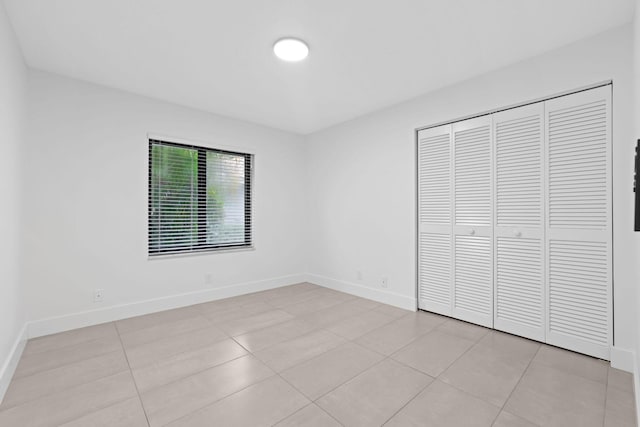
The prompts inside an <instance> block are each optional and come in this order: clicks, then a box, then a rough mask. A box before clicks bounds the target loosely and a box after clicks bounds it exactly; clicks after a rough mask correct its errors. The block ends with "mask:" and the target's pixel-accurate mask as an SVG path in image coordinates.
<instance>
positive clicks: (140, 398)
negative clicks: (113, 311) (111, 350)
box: [116, 326, 151, 427]
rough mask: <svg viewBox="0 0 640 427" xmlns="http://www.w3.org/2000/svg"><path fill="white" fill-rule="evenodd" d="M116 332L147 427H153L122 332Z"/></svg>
mask: <svg viewBox="0 0 640 427" xmlns="http://www.w3.org/2000/svg"><path fill="white" fill-rule="evenodd" d="M116 332H117V334H118V340H119V341H120V347H121V348H122V352H123V353H124V358H125V360H126V361H127V366H128V367H129V375H131V381H133V386H134V387H135V388H136V393H137V395H138V401H139V402H140V406H141V407H142V412H143V413H144V418H145V419H146V420H147V427H149V426H151V423H150V422H149V416H148V415H147V409H146V408H145V407H144V404H143V403H142V396H141V395H140V389H138V383H137V382H136V377H135V376H133V369H131V363H129V356H128V355H127V351H126V349H125V348H124V344H123V342H122V337H121V336H120V331H118V328H117V326H116Z"/></svg>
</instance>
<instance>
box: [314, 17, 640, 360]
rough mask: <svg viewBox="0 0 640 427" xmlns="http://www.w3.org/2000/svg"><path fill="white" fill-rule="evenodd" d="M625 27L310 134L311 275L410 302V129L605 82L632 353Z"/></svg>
mask: <svg viewBox="0 0 640 427" xmlns="http://www.w3.org/2000/svg"><path fill="white" fill-rule="evenodd" d="M631 33H632V29H631V26H630V25H629V26H625V27H622V28H619V29H616V30H613V31H609V32H607V33H604V34H601V35H599V36H596V37H594V38H591V39H587V40H583V41H580V42H578V43H575V44H573V45H570V46H566V47H564V48H562V49H559V50H556V51H552V52H550V53H547V54H544V55H542V56H539V57H536V58H533V59H530V60H527V61H524V62H520V63H517V64H515V65H512V66H509V67H506V68H503V69H500V70H497V71H494V72H491V73H488V74H485V75H482V76H480V77H477V78H474V79H472V80H468V81H465V82H462V83H460V84H457V85H454V86H451V87H448V88H444V89H442V90H439V91H436V92H433V93H431V94H428V95H425V96H422V97H419V98H417V99H415V100H413V101H409V102H406V103H403V104H400V105H397V106H395V107H392V108H389V109H386V110H383V111H380V112H377V113H374V114H371V115H368V116H364V117H362V118H359V119H357V120H353V121H350V122H346V123H344V124H342V125H339V126H336V127H333V128H331V129H328V130H326V131H322V132H319V133H316V134H313V135H311V136H310V137H309V138H308V147H307V161H308V164H309V172H308V173H309V182H310V184H309V194H310V198H309V200H308V205H309V215H310V224H312V227H310V231H311V238H310V251H309V260H310V261H309V270H310V273H312V277H316V278H317V280H323V281H325V282H326V283H327V284H333V285H334V286H335V287H343V288H345V289H352V290H358V291H359V292H360V293H362V294H376V293H377V292H376V290H378V291H381V290H382V288H381V285H380V280H381V277H383V276H387V277H388V278H389V284H388V290H387V291H388V293H387V294H379V293H378V294H379V296H381V297H383V298H385V297H388V298H389V300H394V301H402V302H403V303H404V304H405V305H410V304H413V306H415V294H416V253H415V251H416V249H415V247H416V246H415V245H416V178H415V161H416V160H415V134H414V129H415V128H418V127H422V126H426V125H430V124H435V123H439V122H443V121H449V120H453V119H456V118H459V117H464V116H468V115H473V114H477V113H479V112H484V111H487V110H491V109H494V108H498V107H503V106H509V105H512V104H516V103H520V102H523V101H526V100H533V99H537V98H541V97H545V96H549V95H554V94H557V93H560V92H564V91H567V90H571V89H575V88H580V87H582V86H586V85H590V84H593V83H598V82H602V81H605V80H609V79H613V81H614V96H613V99H614V101H613V121H614V131H613V133H614V135H613V140H614V154H613V171H614V177H613V180H614V194H613V200H614V221H613V222H614V257H615V259H614V263H615V265H614V275H615V279H614V280H615V285H614V286H615V294H614V303H615V345H616V347H618V348H620V349H623V350H633V349H634V347H635V338H636V326H635V323H636V319H635V309H636V304H635V302H634V301H635V298H636V296H635V278H636V272H635V269H636V265H637V259H635V258H634V253H635V252H634V236H633V232H632V230H633V221H632V215H633V204H632V202H633V196H632V195H633V193H632V175H633V155H632V154H633V145H634V144H633V121H632V111H631V108H632V106H633V99H632V97H633V95H632V89H631V87H632V74H631V67H632V60H631V57H632V50H631V49H632V34H631ZM452 54H455V53H452ZM357 270H361V271H362V273H363V280H357V273H356V271H357ZM630 354H631V353H625V354H623V355H622V359H625V357H626V359H625V360H624V361H623V362H622V363H623V364H625V365H626V366H627V367H629V365H632V364H633V362H632V361H633V358H632V357H630ZM613 356H614V357H618V356H619V354H617V353H616V354H614V355H613ZM614 363H616V362H614Z"/></svg>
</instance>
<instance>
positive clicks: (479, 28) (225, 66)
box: [5, 0, 634, 134]
mask: <svg viewBox="0 0 640 427" xmlns="http://www.w3.org/2000/svg"><path fill="white" fill-rule="evenodd" d="M5 2H6V6H7V9H8V11H9V15H10V18H11V21H12V23H13V25H14V27H15V30H16V32H17V34H18V39H19V41H20V45H21V47H22V49H23V52H24V55H25V57H26V61H27V63H28V65H29V66H31V67H33V68H37V69H43V70H47V71H51V72H55V73H59V74H63V75H67V76H71V77H75V78H78V79H82V80H87V81H90V82H95V83H99V84H103V85H106V86H111V87H115V88H119V89H124V90H127V91H130V92H134V93H138V94H142V95H147V96H151V97H154V98H159V99H163V100H167V101H171V102H174V103H178V104H183V105H187V106H190V107H195V108H198V109H202V110H206V111H210V112H213V113H217V114H221V115H225V116H229V117H234V118H238V119H243V120H247V121H251V122H255V123H260V124H264V125H268V126H272V127H275V128H279V129H283V130H287V131H292V132H297V133H303V134H306V133H311V132H314V131H316V130H319V129H322V128H325V127H328V126H331V125H333V124H336V123H339V122H342V121H345V120H348V119H351V118H354V117H357V116H360V115H363V114H366V113H368V112H371V111H374V110H377V109H380V108H383V107H386V106H389V105H392V104H395V103H398V102H400V101H403V100H406V99H409V98H413V97H416V96H418V95H420V94H423V93H426V92H429V91H431V90H434V89H436V88H439V87H442V86H445V85H448V84H451V83H454V82H456V81H460V80H463V79H467V78H469V77H471V76H474V75H478V74H481V73H484V72H486V71H489V70H492V69H496V68H499V67H501V66H504V65H507V64H510V63H513V62H516V61H519V60H521V59H524V58H527V57H531V56H534V55H537V54H540V53H542V52H545V51H548V50H550V49H553V48H556V47H559V46H562V45H565V44H568V43H570V42H573V41H576V40H579V39H581V38H584V37H587V36H590V35H594V34H597V33H599V32H602V31H604V30H606V29H608V28H612V27H615V26H619V25H622V24H624V23H626V22H629V21H631V18H632V15H633V10H634V1H633V0H393V1H391V0H180V1H178V0H55V1H52V0H5ZM283 36H295V37H299V38H302V39H304V40H306V41H307V42H308V43H309V45H310V48H311V54H310V56H309V58H308V59H307V60H306V61H304V62H302V63H285V62H281V61H279V60H277V59H276V58H275V57H274V55H273V53H272V50H271V47H272V44H273V43H274V41H275V40H276V39H278V38H281V37H283Z"/></svg>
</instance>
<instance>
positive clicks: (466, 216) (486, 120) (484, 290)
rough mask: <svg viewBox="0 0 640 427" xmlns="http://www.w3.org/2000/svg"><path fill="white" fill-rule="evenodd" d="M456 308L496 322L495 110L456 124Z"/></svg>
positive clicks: (465, 315) (458, 313) (459, 313)
mask: <svg viewBox="0 0 640 427" xmlns="http://www.w3.org/2000/svg"><path fill="white" fill-rule="evenodd" d="M452 136H453V181H454V183H453V204H454V211H453V217H454V227H453V234H454V238H453V253H454V256H453V266H454V268H453V310H452V314H453V316H454V317H457V318H459V319H462V320H467V321H469V322H473V323H477V324H480V325H483V326H488V327H493V242H492V230H493V226H492V221H493V219H492V180H493V173H492V167H491V164H492V161H491V158H492V154H493V153H492V129H491V116H483V117H478V118H475V119H470V120H465V121H462V122H458V123H454V124H453V125H452Z"/></svg>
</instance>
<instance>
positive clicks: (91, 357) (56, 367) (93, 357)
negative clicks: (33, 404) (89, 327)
mask: <svg viewBox="0 0 640 427" xmlns="http://www.w3.org/2000/svg"><path fill="white" fill-rule="evenodd" d="M93 341H99V340H91V341H86V342H84V343H83V344H86V343H90V342H93ZM69 347H71V346H69ZM116 351H117V350H111V351H107V352H105V353H101V354H98V355H92V356H89V357H85V358H82V359H78V360H73V361H71V362H65V363H63V364H61V365H56V366H54V367H52V368H48V369H42V370H39V371H34V372H33V373H30V374H28V375H17V376H16V374H14V375H13V377H12V378H11V381H13V380H14V379H16V380H19V379H22V378H27V377H30V376H32V375H36V374H41V373H43V372H47V371H51V370H53V369H58V368H64V367H66V366H69V365H73V364H74V363H80V362H85V361H87V360H90V359H95V358H96V357H100V356H104V355H106V354H111V353H115V352H116ZM39 354H41V353H39ZM20 361H22V358H20Z"/></svg>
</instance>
